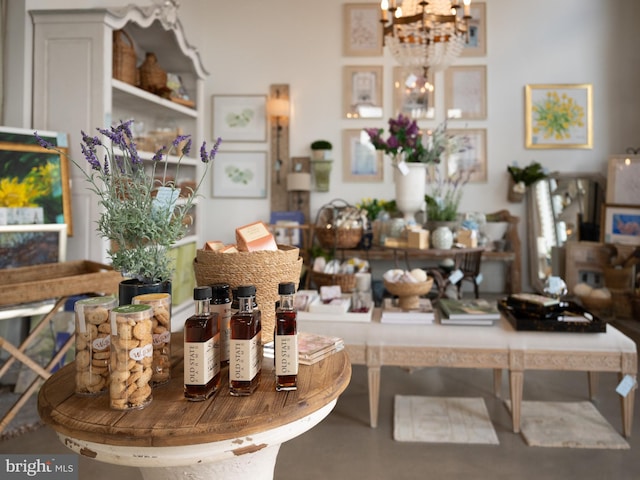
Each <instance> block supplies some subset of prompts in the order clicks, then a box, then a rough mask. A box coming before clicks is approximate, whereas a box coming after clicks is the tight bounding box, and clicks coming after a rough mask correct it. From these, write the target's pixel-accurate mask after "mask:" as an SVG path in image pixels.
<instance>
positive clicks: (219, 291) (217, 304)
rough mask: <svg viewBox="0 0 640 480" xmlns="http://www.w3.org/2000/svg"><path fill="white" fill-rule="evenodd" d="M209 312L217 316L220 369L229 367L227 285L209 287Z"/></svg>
mask: <svg viewBox="0 0 640 480" xmlns="http://www.w3.org/2000/svg"><path fill="white" fill-rule="evenodd" d="M211 289H212V292H213V296H212V297H211V311H212V312H213V313H217V314H218V322H219V328H220V367H225V366H227V365H229V338H230V336H231V329H230V327H231V325H230V324H231V296H230V293H231V291H230V287H229V284H228V283H216V284H214V285H211Z"/></svg>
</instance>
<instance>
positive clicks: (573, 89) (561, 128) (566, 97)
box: [525, 84, 593, 148]
mask: <svg viewBox="0 0 640 480" xmlns="http://www.w3.org/2000/svg"><path fill="white" fill-rule="evenodd" d="M592 102H593V87H592V85H590V84H556V85H526V86H525V128H526V132H525V147H526V148H593V106H592Z"/></svg>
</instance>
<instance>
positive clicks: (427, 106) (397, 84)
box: [393, 67, 436, 120]
mask: <svg viewBox="0 0 640 480" xmlns="http://www.w3.org/2000/svg"><path fill="white" fill-rule="evenodd" d="M433 91H434V86H433V73H432V72H429V74H428V76H427V78H425V77H424V74H423V73H422V72H421V71H420V69H414V68H406V67H394V68H393V112H394V116H397V115H398V114H400V113H401V114H403V115H405V116H407V117H409V118H412V119H415V120H419V119H433V118H435V116H436V113H435V112H436V110H435V105H434V98H435V95H434V92H433Z"/></svg>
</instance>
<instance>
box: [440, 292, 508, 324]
mask: <svg viewBox="0 0 640 480" xmlns="http://www.w3.org/2000/svg"><path fill="white" fill-rule="evenodd" d="M438 310H439V313H440V323H441V324H442V325H493V324H494V322H495V321H496V320H499V319H500V310H498V304H497V302H496V301H489V300H485V299H482V298H473V299H468V300H467V299H465V300H455V299H451V298H441V299H440V300H438Z"/></svg>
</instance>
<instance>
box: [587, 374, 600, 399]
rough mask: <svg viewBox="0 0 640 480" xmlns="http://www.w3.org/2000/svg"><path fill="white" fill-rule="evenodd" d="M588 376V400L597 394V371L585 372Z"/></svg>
mask: <svg viewBox="0 0 640 480" xmlns="http://www.w3.org/2000/svg"><path fill="white" fill-rule="evenodd" d="M587 376H588V377H589V400H591V401H593V400H594V399H595V398H596V395H597V394H598V379H599V378H600V377H599V375H598V372H587Z"/></svg>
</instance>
